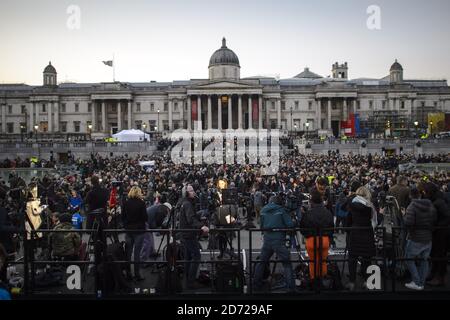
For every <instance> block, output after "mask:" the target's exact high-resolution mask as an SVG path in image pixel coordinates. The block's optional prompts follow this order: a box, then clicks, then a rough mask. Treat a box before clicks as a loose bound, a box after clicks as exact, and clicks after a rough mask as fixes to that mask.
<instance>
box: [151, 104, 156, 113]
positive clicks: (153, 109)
mask: <svg viewBox="0 0 450 320" xmlns="http://www.w3.org/2000/svg"><path fill="white" fill-rule="evenodd" d="M150 111H152V112H153V111H155V104H154V103H153V102H152V103H150Z"/></svg>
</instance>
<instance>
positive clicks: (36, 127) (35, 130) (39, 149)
mask: <svg viewBox="0 0 450 320" xmlns="http://www.w3.org/2000/svg"><path fill="white" fill-rule="evenodd" d="M38 129H39V126H38V125H37V124H36V125H34V132H35V133H34V134H35V135H36V144H37V146H38V155H39V160H40V159H41V146H40V145H39V142H38V136H37V133H38Z"/></svg>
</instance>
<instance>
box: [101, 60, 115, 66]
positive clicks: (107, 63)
mask: <svg viewBox="0 0 450 320" xmlns="http://www.w3.org/2000/svg"><path fill="white" fill-rule="evenodd" d="M103 63H104V64H105V65H106V66H110V67H112V66H113V61H112V60H108V61H103Z"/></svg>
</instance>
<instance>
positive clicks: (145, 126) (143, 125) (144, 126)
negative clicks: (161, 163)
mask: <svg viewBox="0 0 450 320" xmlns="http://www.w3.org/2000/svg"><path fill="white" fill-rule="evenodd" d="M145 128H147V125H146V124H145V123H143V124H142V129H144V130H143V131H144V141H145Z"/></svg>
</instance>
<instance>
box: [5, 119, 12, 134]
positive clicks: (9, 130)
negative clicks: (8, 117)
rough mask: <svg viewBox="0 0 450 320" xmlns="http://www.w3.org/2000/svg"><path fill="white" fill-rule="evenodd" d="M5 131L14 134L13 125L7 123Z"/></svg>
mask: <svg viewBox="0 0 450 320" xmlns="http://www.w3.org/2000/svg"><path fill="white" fill-rule="evenodd" d="M6 130H7V132H8V133H14V123H13V122H8V123H7V124H6Z"/></svg>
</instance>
